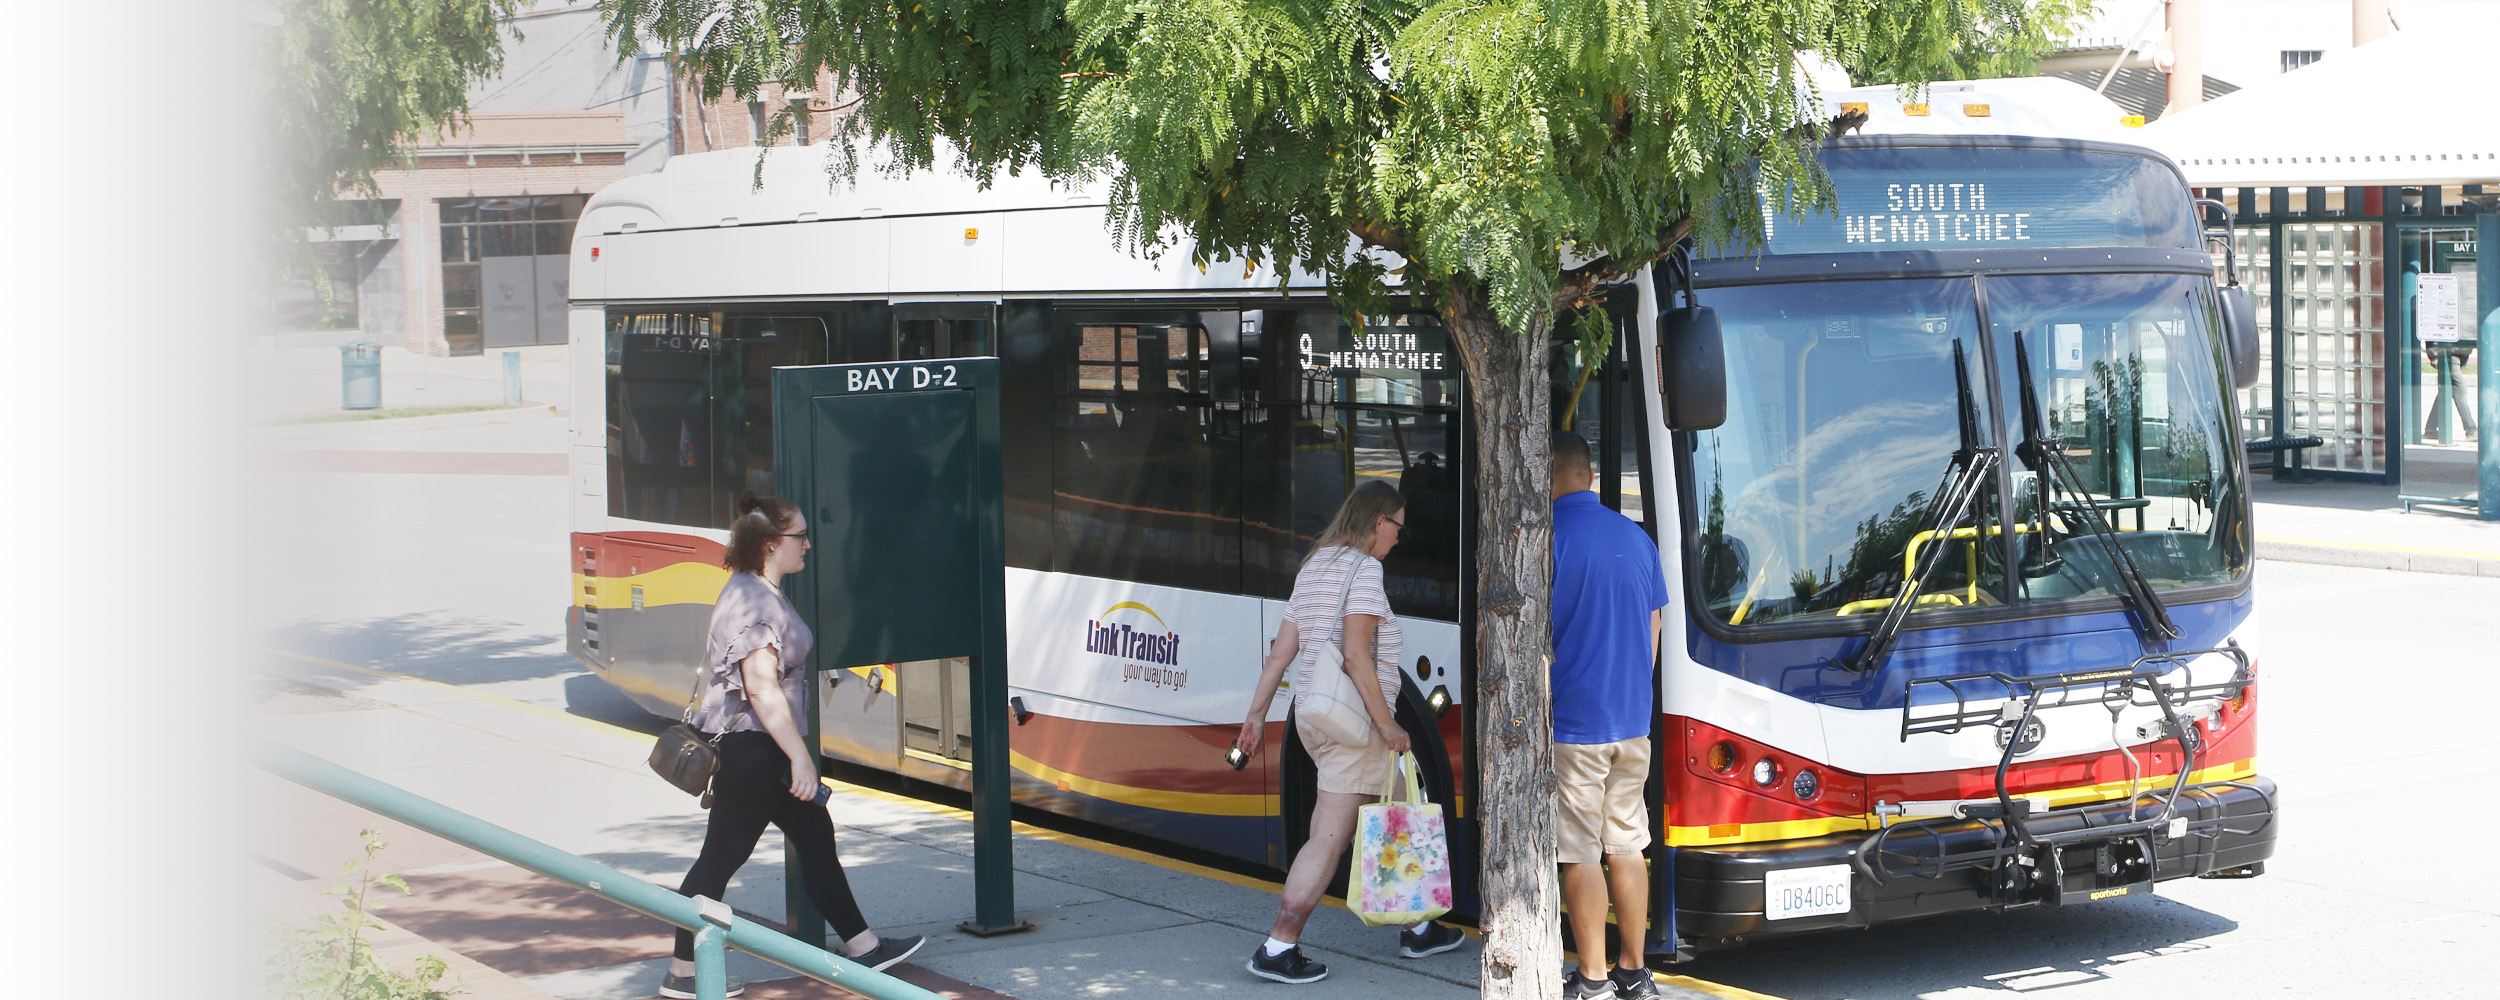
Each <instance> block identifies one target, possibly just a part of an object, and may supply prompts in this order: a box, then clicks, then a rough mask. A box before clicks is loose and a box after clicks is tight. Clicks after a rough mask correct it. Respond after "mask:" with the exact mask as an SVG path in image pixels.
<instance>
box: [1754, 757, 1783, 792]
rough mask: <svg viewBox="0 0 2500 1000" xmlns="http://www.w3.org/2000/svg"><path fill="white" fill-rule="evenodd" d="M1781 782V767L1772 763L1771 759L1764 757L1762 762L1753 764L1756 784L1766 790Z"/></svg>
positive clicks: (1758, 761)
mask: <svg viewBox="0 0 2500 1000" xmlns="http://www.w3.org/2000/svg"><path fill="white" fill-rule="evenodd" d="M1779 780H1780V766H1779V765H1778V764H1774V763H1771V758H1769V757H1764V758H1762V759H1761V760H1757V761H1754V762H1753V783H1754V784H1757V785H1761V786H1762V787H1764V788H1769V787H1771V786H1772V785H1774V784H1777V783H1778V782H1779Z"/></svg>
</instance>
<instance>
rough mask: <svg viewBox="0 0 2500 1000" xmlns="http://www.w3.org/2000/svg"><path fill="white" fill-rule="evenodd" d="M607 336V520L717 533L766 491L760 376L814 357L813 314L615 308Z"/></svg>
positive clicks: (825, 346)
mask: <svg viewBox="0 0 2500 1000" xmlns="http://www.w3.org/2000/svg"><path fill="white" fill-rule="evenodd" d="M608 336H609V344H608V358H609V365H608V513H609V514H610V515H612V516H615V517H624V518H632V519H634V520H637V521H651V522H656V523H660V524H677V525H686V526H689V527H700V528H718V527H723V526H725V525H726V524H727V523H728V520H729V516H730V514H731V513H732V512H733V511H734V510H735V509H736V503H737V496H738V494H739V492H740V491H743V490H752V491H754V492H756V493H771V492H772V490H773V433H772V431H773V428H772V369H773V368H774V367H775V366H778V365H803V364H821V363H823V362H824V360H825V356H826V354H827V352H828V351H829V350H830V347H831V344H830V340H831V337H830V333H829V328H828V326H827V323H826V321H825V319H824V318H823V317H821V316H812V315H802V316H735V317H732V316H729V315H727V314H726V313H721V312H666V313H627V314H620V315H618V316H616V317H614V318H612V319H611V320H610V321H609V335H608Z"/></svg>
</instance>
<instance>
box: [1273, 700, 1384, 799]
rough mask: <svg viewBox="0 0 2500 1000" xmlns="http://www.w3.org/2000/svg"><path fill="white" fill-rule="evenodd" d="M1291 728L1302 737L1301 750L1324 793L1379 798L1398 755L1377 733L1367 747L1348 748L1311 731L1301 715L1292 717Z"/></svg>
mask: <svg viewBox="0 0 2500 1000" xmlns="http://www.w3.org/2000/svg"><path fill="white" fill-rule="evenodd" d="M1293 729H1294V732H1296V733H1298V734H1300V735H1301V736H1302V749H1304V750H1307V751H1309V752H1310V754H1311V764H1312V765H1313V766H1314V767H1316V768H1318V769H1319V790H1320V791H1323V792H1352V793H1354V794H1357V795H1378V794H1380V787H1381V785H1382V784H1383V783H1385V782H1387V781H1388V780H1389V769H1390V768H1391V767H1393V766H1395V765H1396V763H1397V755H1396V754H1393V753H1390V752H1389V745H1388V744H1386V743H1383V742H1381V740H1380V737H1379V735H1378V734H1374V735H1373V736H1372V742H1371V745H1370V746H1360V747H1351V746H1347V745H1345V744H1343V743H1339V742H1336V741H1334V740H1331V739H1329V738H1328V737H1325V736H1322V735H1320V734H1318V733H1317V732H1314V731H1312V729H1311V727H1310V724H1309V723H1306V722H1304V721H1302V716H1300V715H1295V716H1294V717H1293Z"/></svg>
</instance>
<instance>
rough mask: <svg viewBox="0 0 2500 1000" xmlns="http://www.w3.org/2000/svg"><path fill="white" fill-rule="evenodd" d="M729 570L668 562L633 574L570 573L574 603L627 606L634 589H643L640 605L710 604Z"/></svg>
mask: <svg viewBox="0 0 2500 1000" xmlns="http://www.w3.org/2000/svg"><path fill="white" fill-rule="evenodd" d="M728 583H729V571H728V570H725V569H722V568H720V567H718V566H713V565H709V564H705V563H699V562H681V563H670V564H669V565H666V566H662V567H660V568H658V569H655V570H652V571H651V572H648V573H636V574H634V575H632V576H588V575H585V574H581V573H575V574H573V603H575V604H578V605H580V606H582V607H585V608H598V609H600V610H603V611H604V610H607V609H609V608H630V607H633V606H634V588H635V587H641V588H642V606H643V607H646V608H648V607H655V606H658V605H662V604H710V603H712V602H714V601H718V600H720V589H721V587H723V586H724V585H726V584H728Z"/></svg>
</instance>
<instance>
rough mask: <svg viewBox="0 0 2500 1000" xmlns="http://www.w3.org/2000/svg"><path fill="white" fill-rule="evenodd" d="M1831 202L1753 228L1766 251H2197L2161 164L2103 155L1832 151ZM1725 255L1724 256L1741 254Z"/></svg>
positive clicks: (2176, 185)
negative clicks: (1759, 231)
mask: <svg viewBox="0 0 2500 1000" xmlns="http://www.w3.org/2000/svg"><path fill="white" fill-rule="evenodd" d="M1823 165H1824V167H1825V168H1826V169H1827V170H1828V171H1829V172H1830V175H1831V180H1832V196H1833V202H1834V203H1833V205H1831V206H1830V207H1828V208H1824V209H1820V210H1810V211H1807V212H1806V213H1804V214H1802V215H1798V216H1780V215H1777V214H1776V213H1775V212H1773V211H1772V210H1771V209H1770V208H1769V207H1768V206H1767V205H1766V206H1765V208H1764V210H1763V218H1762V229H1763V235H1764V237H1765V240H1766V242H1767V245H1766V246H1765V247H1763V248H1762V249H1763V250H1765V251H1766V252H1769V253H1773V254H1806V253H1867V252H1879V253H1880V252H1885V251H1897V250H1979V249H1999V250H2005V249H2038V248H2048V247H2177V248H2181V249H2199V248H2201V246H2202V244H2201V242H2200V241H2199V240H2198V238H2197V235H2196V224H2195V214H2194V210H2193V208H2192V207H2191V206H2190V205H2189V202H2188V194H2187V188H2186V186H2185V185H2184V184H2183V183H2182V182H2181V181H2180V180H2179V175H2178V174H2177V173H2175V172H2174V171H2172V170H2171V169H2170V167H2169V166H2168V165H2167V164H2164V163H2162V162H2161V161H2160V160H2157V159H2153V158H2151V157H2148V156H2137V155H2132V154H2128V153H2121V152H2115V151H2101V150H2080V149H2077V150H2054V151H2052V150H2040V149H2029V150H2023V149H1997V148H1988V147H1940V146H1901V147H1884V146H1874V147H1840V148H1834V149H1827V150H1825V151H1824V153H1823ZM1744 253H1745V251H1744V250H1742V249H1732V250H1730V251H1728V252H1727V256H1743V255H1744Z"/></svg>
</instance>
